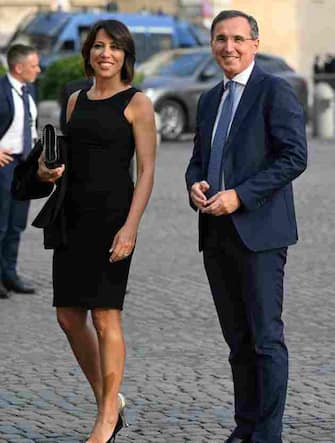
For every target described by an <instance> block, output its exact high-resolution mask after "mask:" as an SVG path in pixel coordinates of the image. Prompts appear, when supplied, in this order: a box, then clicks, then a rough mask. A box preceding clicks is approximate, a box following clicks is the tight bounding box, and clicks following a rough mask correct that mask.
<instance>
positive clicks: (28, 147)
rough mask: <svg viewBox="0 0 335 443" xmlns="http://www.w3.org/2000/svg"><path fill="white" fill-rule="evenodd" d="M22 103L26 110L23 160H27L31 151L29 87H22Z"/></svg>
mask: <svg viewBox="0 0 335 443" xmlns="http://www.w3.org/2000/svg"><path fill="white" fill-rule="evenodd" d="M21 89H22V101H23V109H24V120H23V152H22V155H23V158H26V157H27V156H28V154H29V152H30V150H31V143H32V139H31V114H30V108H29V93H28V88H27V86H25V85H23V86H22V88H21Z"/></svg>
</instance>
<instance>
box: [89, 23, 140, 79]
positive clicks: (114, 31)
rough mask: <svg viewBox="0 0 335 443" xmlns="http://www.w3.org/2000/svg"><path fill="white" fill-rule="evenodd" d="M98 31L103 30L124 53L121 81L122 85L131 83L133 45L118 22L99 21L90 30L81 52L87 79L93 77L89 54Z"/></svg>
mask: <svg viewBox="0 0 335 443" xmlns="http://www.w3.org/2000/svg"><path fill="white" fill-rule="evenodd" d="M100 29H103V30H104V31H105V32H106V34H108V35H109V36H110V38H111V39H113V42H114V43H115V45H116V46H117V47H118V48H119V49H122V50H123V51H124V52H125V58H124V63H123V66H122V69H121V80H122V81H123V82H124V83H131V82H132V80H133V78H134V65H135V60H136V56H135V44H134V40H133V37H132V36H131V34H130V32H129V29H128V28H127V26H126V25H124V24H123V23H122V22H120V21H118V20H100V21H98V22H96V23H95V24H94V25H93V26H92V28H91V29H90V31H89V33H88V35H87V37H86V40H85V42H84V44H83V47H82V50H81V54H82V56H83V59H84V69H85V73H86V75H87V77H93V76H94V71H93V68H92V66H91V65H90V52H91V48H92V46H93V44H94V42H95V39H96V35H97V33H98V31H100Z"/></svg>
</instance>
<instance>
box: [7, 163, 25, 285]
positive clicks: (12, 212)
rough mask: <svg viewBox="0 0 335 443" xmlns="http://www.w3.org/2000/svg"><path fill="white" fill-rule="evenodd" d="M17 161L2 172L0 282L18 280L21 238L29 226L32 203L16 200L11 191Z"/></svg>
mask: <svg viewBox="0 0 335 443" xmlns="http://www.w3.org/2000/svg"><path fill="white" fill-rule="evenodd" d="M17 161H18V160H17V159H16V158H15V159H14V161H13V162H12V163H10V164H8V165H6V166H4V167H3V168H1V169H2V170H1V171H0V280H2V279H15V278H17V272H16V264H17V256H18V250H19V243H20V236H21V232H22V231H23V230H24V229H25V228H26V226H27V218H28V210H29V204H30V202H29V201H18V200H15V199H14V198H13V197H12V194H11V190H10V184H11V181H12V177H13V171H14V168H15V166H16V164H17ZM5 168H6V170H5V171H4V169H5Z"/></svg>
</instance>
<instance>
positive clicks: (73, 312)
mask: <svg viewBox="0 0 335 443" xmlns="http://www.w3.org/2000/svg"><path fill="white" fill-rule="evenodd" d="M86 320H87V311H86V310H83V309H76V308H57V321H58V324H59V326H60V327H61V329H62V330H63V331H64V332H65V334H67V335H71V334H73V333H75V332H76V331H77V330H79V329H81V328H83V327H84V326H85V325H86Z"/></svg>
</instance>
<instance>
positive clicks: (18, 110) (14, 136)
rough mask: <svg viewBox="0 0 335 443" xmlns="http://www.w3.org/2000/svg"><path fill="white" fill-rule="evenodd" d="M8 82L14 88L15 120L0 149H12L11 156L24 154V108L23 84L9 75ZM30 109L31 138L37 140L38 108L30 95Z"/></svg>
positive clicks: (0, 141) (0, 142)
mask: <svg viewBox="0 0 335 443" xmlns="http://www.w3.org/2000/svg"><path fill="white" fill-rule="evenodd" d="M7 77H8V80H9V82H10V84H11V86H12V95H13V102H14V118H13V121H12V123H11V125H10V126H9V128H8V130H7V132H6V133H5V134H4V136H3V137H2V139H1V140H0V149H10V150H11V154H22V151H23V124H24V108H23V100H22V86H23V85H24V83H21V82H20V81H18V80H17V79H16V78H14V77H13V76H12V75H10V74H7ZM29 109H30V114H31V138H32V140H35V139H36V138H37V131H36V118H37V108H36V105H35V102H34V100H33V98H32V97H31V96H30V95H29Z"/></svg>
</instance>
